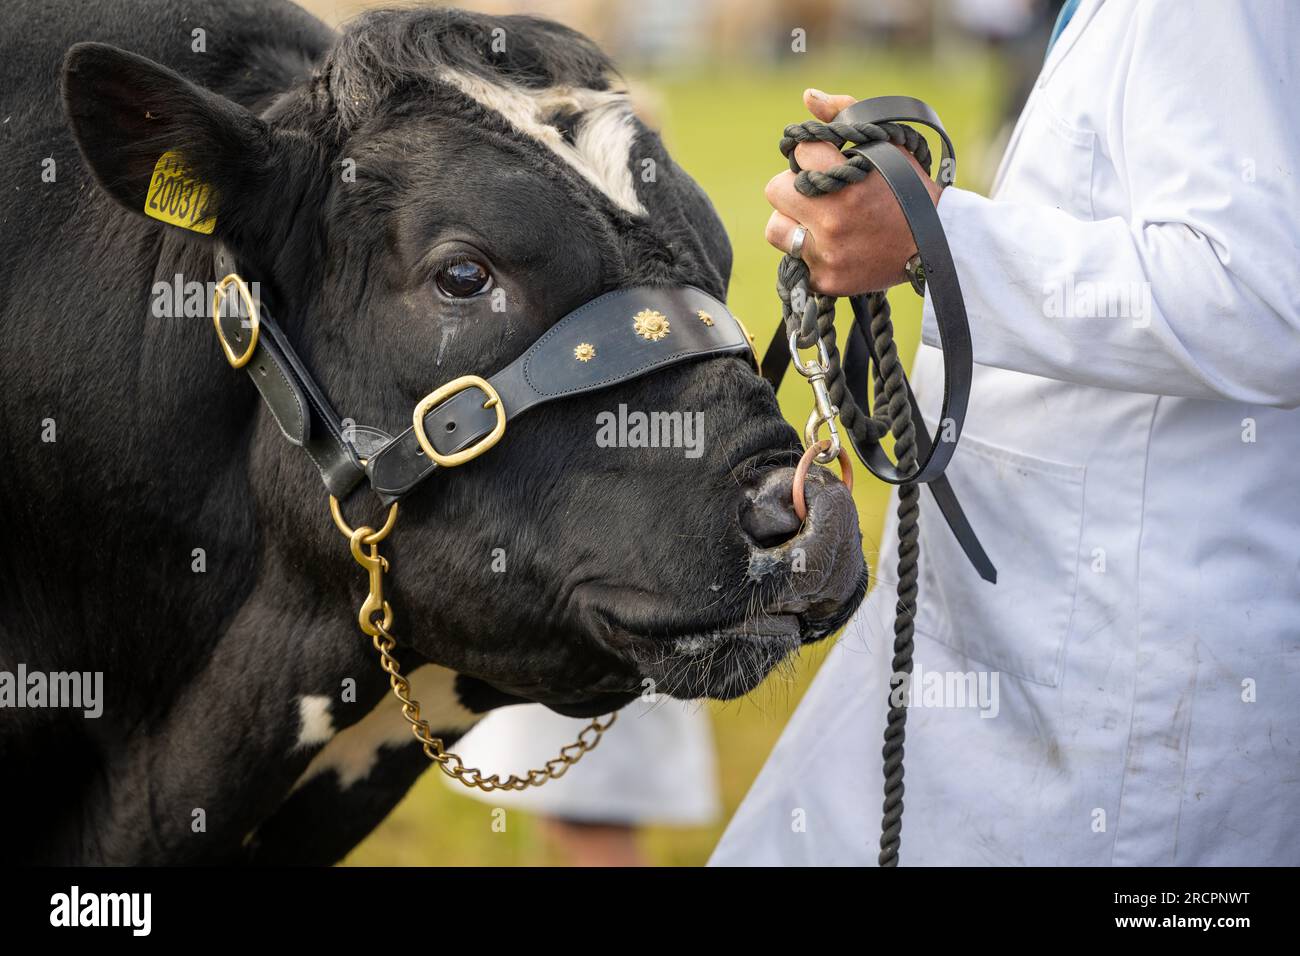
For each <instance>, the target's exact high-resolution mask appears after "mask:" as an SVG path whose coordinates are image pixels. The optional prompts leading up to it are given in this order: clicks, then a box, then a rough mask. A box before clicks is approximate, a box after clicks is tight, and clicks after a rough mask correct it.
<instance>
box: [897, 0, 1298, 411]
mask: <svg viewBox="0 0 1300 956" xmlns="http://www.w3.org/2000/svg"><path fill="white" fill-rule="evenodd" d="M1130 36H1131V38H1132V45H1131V47H1130V51H1131V56H1129V57H1128V58H1127V59H1122V60H1121V62H1120V64H1118V66H1117V69H1118V70H1121V71H1122V75H1121V76H1118V77H1117V82H1116V83H1115V84H1114V86H1113V89H1114V91H1115V92H1114V95H1113V97H1112V98H1111V104H1112V106H1111V117H1110V118H1109V119H1108V121H1107V124H1106V132H1105V135H1104V136H1103V137H1101V138H1099V141H1098V142H1099V145H1098V147H1097V148H1098V149H1101V148H1103V146H1102V145H1101V144H1102V143H1104V144H1105V148H1107V150H1108V152H1109V154H1110V155H1108V156H1107V157H1106V158H1107V159H1108V160H1109V161H1110V162H1111V163H1113V164H1114V166H1115V169H1116V171H1117V174H1118V176H1119V178H1120V180H1121V182H1124V183H1126V184H1127V195H1128V207H1129V210H1130V212H1129V214H1128V215H1127V216H1126V217H1116V218H1107V219H1100V220H1097V221H1086V220H1081V219H1077V218H1074V217H1073V216H1071V215H1069V214H1067V213H1065V212H1062V211H1061V210H1059V209H1056V208H1054V207H1051V206H1047V205H1027V204H1016V203H1014V202H998V201H994V200H990V199H986V198H984V197H981V196H979V195H976V194H974V193H971V192H966V191H963V190H960V189H955V188H949V189H947V190H945V192H944V194H943V196H942V198H941V199H940V202H939V206H938V211H939V217H940V219H941V221H942V222H943V225H944V229H945V232H946V233H947V236H948V241H949V244H950V246H951V247H952V251H953V257H954V260H955V262H956V265H957V270H958V275H959V278H960V280H961V285H962V290H963V292H964V294H965V298H966V305H967V311H968V313H969V316H970V323H971V335H972V338H973V340H974V350H975V361H976V362H978V363H980V364H982V365H991V366H995V367H999V368H1004V369H1010V370H1013V371H1018V372H1025V373H1028V374H1032V375H1039V376H1043V377H1047V378H1053V379H1058V380H1061V381H1067V382H1073V383H1077V384H1082V385H1091V386H1099V387H1103V388H1113V389H1120V390H1124V391H1131V392H1141V393H1147V394H1158V395H1173V396H1184V397H1192V398H1209V399H1230V400H1235V401H1240V402H1245V403H1251V404H1261V405H1276V406H1284V407H1292V406H1296V405H1300V192H1298V190H1297V183H1296V157H1297V155H1298V154H1300V122H1297V115H1296V112H1295V111H1296V107H1295V104H1296V102H1297V101H1300V83H1297V69H1296V66H1295V64H1296V63H1297V62H1300V60H1297V59H1296V57H1295V54H1294V52H1293V50H1292V49H1291V45H1292V43H1293V41H1294V39H1295V38H1296V37H1297V36H1300V3H1294V2H1289V0H1283V2H1269V0H1251V2H1249V3H1223V2H1221V0H1177V2H1173V0H1169V2H1155V0H1150V2H1146V3H1142V4H1136V5H1135V10H1134V13H1133V24H1132V33H1131V34H1130ZM1030 161H1033V162H1040V161H1041V162H1043V163H1051V162H1052V157H1051V156H1042V157H1032V158H1031V160H1030ZM1069 283H1073V284H1074V288H1075V289H1084V288H1087V289H1088V290H1089V291H1090V292H1094V293H1099V294H1112V295H1118V294H1120V293H1119V291H1116V290H1121V291H1122V290H1127V289H1134V288H1139V289H1142V290H1144V294H1143V299H1144V300H1146V301H1147V302H1148V303H1149V306H1150V308H1149V313H1150V314H1149V315H1145V316H1140V317H1133V316H1127V317H1123V318H1114V317H1110V318H1104V317H1102V318H1099V317H1082V318H1079V317H1068V316H1067V317H1061V315H1060V314H1059V313H1060V310H1059V309H1055V308H1052V307H1050V306H1049V300H1050V298H1051V293H1054V292H1057V291H1059V290H1061V289H1062V288H1064V287H1066V286H1067V284H1069ZM1134 284H1137V285H1134ZM1146 291H1149V298H1148V297H1147V296H1146V295H1145V292H1146ZM1076 311H1081V312H1086V310H1083V309H1078V310H1076ZM925 316H926V318H925V322H924V324H923V327H922V335H923V339H924V341H925V342H926V343H927V344H929V345H938V344H939V340H938V336H937V334H936V328H935V324H934V315H933V310H932V308H931V306H930V303H929V300H928V299H927V302H926V309H925Z"/></svg>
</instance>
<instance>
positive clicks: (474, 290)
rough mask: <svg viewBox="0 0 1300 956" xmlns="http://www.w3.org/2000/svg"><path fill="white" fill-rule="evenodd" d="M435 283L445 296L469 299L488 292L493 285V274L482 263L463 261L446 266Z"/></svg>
mask: <svg viewBox="0 0 1300 956" xmlns="http://www.w3.org/2000/svg"><path fill="white" fill-rule="evenodd" d="M434 281H435V282H436V283H437V284H438V291H440V292H441V293H442V294H443V295H446V296H450V297H451V298H453V299H467V298H469V297H470V296H472V295H478V294H479V293H481V292H486V291H487V288H488V286H490V285H491V284H492V273H490V272H488V270H487V266H485V265H483V263H481V262H475V261H474V260H473V259H462V260H460V261H458V262H449V263H447V264H446V265H444V266H443V267H442V268H441V269H439V270H438V274H437V275H436V276H434Z"/></svg>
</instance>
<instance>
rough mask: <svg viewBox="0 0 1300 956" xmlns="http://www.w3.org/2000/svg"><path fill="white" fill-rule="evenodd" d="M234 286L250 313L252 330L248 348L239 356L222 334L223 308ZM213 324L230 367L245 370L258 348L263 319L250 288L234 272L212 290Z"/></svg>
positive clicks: (249, 320) (249, 318)
mask: <svg viewBox="0 0 1300 956" xmlns="http://www.w3.org/2000/svg"><path fill="white" fill-rule="evenodd" d="M232 285H233V286H234V287H235V289H236V291H237V292H238V293H239V301H240V302H241V303H242V304H243V305H244V307H245V309H246V310H247V311H248V322H249V328H250V329H251V331H250V333H249V337H248V347H247V348H245V349H244V351H243V352H242V353H241V354H239V355H236V354H235V350H234V349H232V348H231V347H230V343H229V342H227V341H226V337H225V336H224V335H222V334H221V306H222V305H223V304H224V303H225V301H226V296H227V295H228V294H229V293H228V292H227V291H226V290H227V289H229V288H230V287H231V286H232ZM212 324H213V325H214V326H215V327H216V329H217V341H218V342H220V343H221V351H223V352H225V353H226V361H227V362H229V363H230V367H231V368H243V367H244V366H245V365H247V364H248V361H249V359H251V358H252V357H253V350H254V349H256V348H257V333H258V330H259V329H260V328H261V326H262V319H261V317H260V316H259V315H258V312H257V303H256V302H254V301H253V296H252V293H250V292H249V291H248V286H246V285H245V284H244V280H243V279H241V278H240V277H239V276H238V275H237V274H235V273H234V272H232V273H230V275H228V276H226V277H225V278H224V279H222V280H221V281H220V282H218V283H217V285H216V288H215V289H213V290H212Z"/></svg>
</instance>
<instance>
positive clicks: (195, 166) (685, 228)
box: [65, 10, 866, 714]
mask: <svg viewBox="0 0 1300 956" xmlns="http://www.w3.org/2000/svg"><path fill="white" fill-rule="evenodd" d="M331 44H332V45H331V46H330V48H329V50H328V52H327V53H326V55H325V56H324V57H323V59H321V60H319V61H318V62H315V63H312V64H303V65H302V67H301V68H300V69H298V70H291V71H286V75H285V77H284V84H283V86H282V88H280V89H277V90H270V91H261V90H243V89H241V88H240V84H239V77H238V76H232V77H230V78H229V81H230V85H229V86H228V87H226V88H225V90H224V91H225V92H226V93H228V94H229V97H230V98H227V97H226V96H221V95H218V94H217V93H215V92H213V91H211V90H208V89H204V88H201V87H199V86H197V85H195V84H193V83H191V82H189V81H188V80H185V79H183V78H182V77H181V76H179V75H177V74H176V73H174V72H172V71H170V70H168V69H165V68H163V67H161V66H159V65H157V64H155V63H153V62H151V61H148V60H144V59H142V58H140V57H136V56H134V55H132V54H129V53H126V52H123V51H121V50H118V49H116V48H113V47H107V46H102V45H92V44H83V45H80V46H78V47H75V48H74V49H73V51H72V52H71V53H70V55H69V60H68V65H67V72H66V76H65V98H66V101H67V105H68V112H69V115H70V117H71V118H72V122H73V125H74V128H75V130H76V134H77V139H78V142H79V144H80V146H81V149H82V151H83V154H84V156H85V159H86V161H87V162H88V163H89V165H90V166H91V167H92V169H93V170H94V172H95V175H96V177H97V179H98V181H99V182H100V184H101V185H102V186H103V187H104V188H105V189H106V190H108V191H109V192H110V193H111V194H112V195H113V196H114V197H115V198H116V199H118V200H119V201H120V202H121V203H122V204H124V205H125V206H127V207H128V208H130V209H132V210H134V211H137V212H139V211H140V210H141V209H143V207H144V204H145V202H146V201H147V191H148V185H149V182H150V178H151V175H152V173H153V170H154V167H155V164H156V162H157V161H158V158H159V156H160V155H161V154H163V153H164V152H167V151H177V152H179V153H180V154H181V155H182V156H183V157H184V158H185V161H186V163H187V164H188V166H189V167H190V170H191V172H192V173H193V174H194V175H195V176H196V177H197V178H198V179H200V180H202V181H205V182H207V183H209V184H210V185H211V186H212V187H213V188H214V189H215V193H216V196H217V197H218V207H217V208H218V214H217V219H216V231H215V233H214V234H213V236H212V237H211V240H220V241H221V242H223V243H224V244H225V245H226V246H227V247H229V248H230V249H231V250H233V252H234V254H235V256H237V258H238V260H239V262H240V263H241V271H242V272H244V273H245V276H246V278H249V279H252V280H256V281H257V282H259V283H260V286H261V297H262V300H263V302H264V303H265V304H267V305H268V306H269V307H270V308H271V310H272V311H273V312H274V314H275V315H276V316H277V318H278V320H279V322H280V324H281V325H282V326H283V327H285V329H286V330H287V332H288V334H289V336H290V337H291V338H292V339H293V341H294V343H295V345H296V348H297V350H298V352H299V354H300V355H301V356H302V357H303V358H304V359H305V361H306V363H307V365H308V366H309V367H310V368H311V369H312V371H313V372H314V373H315V375H316V377H317V379H318V380H319V382H320V383H321V384H322V385H323V387H324V389H325V391H326V393H327V394H328V395H329V396H330V398H331V399H332V401H333V403H334V405H335V407H336V408H338V409H339V411H340V412H341V413H342V414H343V415H345V416H347V417H348V418H351V419H353V420H354V421H356V422H360V423H365V424H367V425H373V426H377V427H379V428H382V429H384V430H386V431H388V432H389V433H390V434H395V433H396V432H398V431H400V430H401V429H402V428H404V427H405V426H406V425H407V424H408V423H409V421H410V409H411V408H412V406H413V405H414V404H415V403H416V402H417V401H418V400H419V399H420V398H421V397H422V396H424V395H425V394H426V393H428V392H429V391H430V390H431V389H432V388H433V387H435V386H436V385H439V384H441V383H444V382H447V381H449V380H451V379H453V378H455V377H457V376H460V375H463V374H467V373H477V374H481V375H487V374H490V373H492V372H494V371H496V370H498V369H500V368H501V367H503V366H504V365H506V364H507V363H508V362H510V361H511V360H513V359H514V358H516V357H517V356H518V355H520V354H521V353H522V352H523V351H524V350H525V349H526V348H527V347H528V346H529V345H530V344H531V343H533V342H534V341H535V340H536V339H537V338H538V337H539V336H541V335H542V334H543V332H545V331H546V329H547V328H548V327H550V326H551V325H553V324H554V323H555V322H556V321H557V319H558V318H559V317H561V316H563V315H565V314H566V313H568V312H569V311H571V310H572V309H574V308H575V307H576V306H578V305H580V304H581V303H583V302H585V301H587V300H590V299H592V298H594V297H596V296H598V295H600V294H601V293H604V292H607V291H610V290H614V289H619V288H623V287H626V286H634V285H675V286H676V285H693V286H697V287H699V288H701V289H704V290H706V291H708V292H710V293H711V294H713V295H714V296H717V297H719V298H721V297H723V296H725V293H726V287H727V282H728V278H729V274H730V268H731V252H730V247H729V244H728V241H727V237H726V235H725V233H724V231H723V228H722V225H721V223H720V222H719V219H718V217H717V215H716V214H715V212H714V210H713V208H712V207H711V205H710V204H709V201H708V199H707V198H706V197H705V196H704V194H703V193H702V192H701V191H700V189H699V188H698V187H697V186H696V184H695V183H694V182H693V181H692V180H691V179H690V177H689V176H687V175H686V173H685V172H683V171H682V170H681V169H680V168H679V167H678V166H677V165H676V164H675V163H674V162H673V161H672V159H671V158H670V157H669V156H668V154H667V153H666V152H665V151H664V148H663V145H662V143H661V142H660V139H659V137H658V136H657V135H656V134H655V133H654V132H652V131H651V130H649V129H647V128H646V126H644V125H643V124H642V123H641V122H640V121H638V120H637V119H636V118H635V117H634V115H633V113H632V110H631V109H630V106H629V102H628V97H627V95H626V93H625V92H624V91H623V90H622V88H621V85H620V82H619V80H618V78H617V76H616V75H615V74H614V72H613V70H612V68H611V67H610V64H609V62H608V61H607V60H606V58H605V57H604V56H603V55H602V54H601V53H600V52H599V51H598V50H597V49H596V48H595V47H594V46H593V45H592V44H591V43H590V42H589V41H587V40H586V39H585V38H583V37H582V36H580V35H578V34H576V33H573V32H572V31H570V30H568V29H566V28H564V27H561V26H558V25H556V24H553V23H548V22H545V21H541V20H535V19H531V18H521V17H504V18H490V17H484V16H472V15H469V14H465V13H460V12H456V11H446V10H437V11H427V10H420V11H403V12H381V13H375V14H371V15H367V16H363V17H362V18H360V19H358V20H356V21H355V22H353V23H352V24H351V25H350V26H349V27H348V28H347V30H346V31H345V32H344V33H343V34H342V35H341V36H340V37H339V38H337V40H336V41H331ZM248 55H255V51H253V52H250V53H249V54H248ZM236 100H238V101H240V103H242V104H243V105H240V103H237V102H236ZM211 240H209V239H205V238H203V237H200V236H191V235H189V234H180V233H175V232H174V233H173V234H171V235H169V236H168V237H167V239H166V243H165V245H167V246H168V247H169V248H170V244H173V243H178V242H184V243H187V244H193V243H204V242H209V241H211ZM193 261H196V262H197V261H201V262H204V263H205V264H206V268H207V269H209V270H210V268H211V266H210V264H208V263H210V261H211V260H210V256H209V257H208V258H207V259H202V258H194V259H193ZM210 277H211V273H210V271H209V272H208V273H207V274H206V275H203V276H201V277H200V278H203V279H207V278H210ZM198 329H199V327H197V326H196V333H195V334H196V336H197V335H200V334H204V333H202V332H200V331H199V330H198ZM649 332H650V333H651V334H653V333H654V330H653V329H650V330H649ZM209 346H211V347H212V349H213V351H214V353H215V345H212V344H211V343H209V342H205V343H204V344H203V345H202V346H199V345H196V348H200V347H209ZM225 374H229V373H225ZM236 387H237V388H246V387H247V386H246V384H245V383H243V382H239V383H238V384H236V383H234V382H232V388H236ZM620 408H622V409H624V410H625V411H624V412H622V413H620ZM656 412H672V413H679V414H678V415H677V416H676V417H675V418H673V419H668V421H671V422H673V423H674V428H675V429H676V430H675V431H674V432H673V434H675V435H676V436H677V438H676V440H675V441H670V443H669V444H670V445H675V447H638V446H642V445H644V444H646V442H643V441H640V440H638V439H639V438H640V437H641V436H640V433H638V430H637V425H638V422H639V419H638V418H637V415H638V414H647V415H651V414H652V413H656ZM647 421H648V423H649V424H650V425H651V426H653V425H654V424H655V423H658V424H660V425H662V424H663V423H664V421H665V419H663V418H659V419H655V418H649V419H648V420H647ZM622 422H626V423H629V424H630V425H631V428H630V430H629V429H624V428H621V427H620V423H622ZM249 428H250V430H251V432H250V433H251V441H250V443H249V449H250V450H249V456H250V462H249V468H250V486H251V488H252V490H253V494H254V496H255V499H256V502H257V510H258V514H259V520H260V522H261V524H262V527H263V528H264V529H265V533H266V535H267V538H268V540H269V542H270V546H269V550H270V551H271V552H272V553H274V554H275V555H277V556H278V557H279V558H280V559H281V560H284V561H286V562H290V563H293V564H294V565H295V566H296V567H299V568H302V567H308V568H312V569H316V571H317V572H318V574H319V577H320V579H321V580H322V582H323V586H327V587H329V588H330V591H329V592H328V594H327V595H326V596H325V597H324V598H323V600H327V601H336V602H337V606H338V614H339V615H341V616H347V614H348V611H347V608H348V607H349V606H350V604H349V601H348V599H347V597H346V595H345V594H344V593H342V592H341V590H339V589H340V588H341V587H342V585H340V584H338V583H337V582H338V581H339V580H341V579H343V580H347V581H349V582H350V581H352V577H351V576H352V575H354V574H355V570H356V569H355V566H353V565H352V562H351V560H350V558H349V557H348V555H347V549H346V546H345V543H344V542H342V541H341V540H340V538H339V537H338V536H337V534H336V533H335V531H334V530H333V528H332V526H331V525H330V523H329V521H328V518H327V517H326V515H325V512H324V508H323V496H322V494H321V490H320V486H319V483H318V479H317V476H316V474H315V471H314V469H312V468H311V467H310V465H309V463H308V462H307V461H306V459H305V457H303V456H301V454H300V453H299V452H297V451H296V450H295V449H292V448H291V447H290V446H288V445H287V444H286V443H284V442H283V441H282V440H281V439H280V436H279V433H278V431H277V429H276V427H275V425H274V423H273V422H272V421H270V418H269V416H268V415H266V414H265V413H263V414H261V415H260V416H258V417H257V419H256V421H255V423H253V422H250V425H249ZM644 437H645V438H647V439H648V438H650V435H649V434H648V433H647V434H645V436H644ZM660 437H662V435H661V436H660ZM619 438H623V439H628V440H626V441H618V440H617V439H619ZM609 439H615V440H614V441H613V442H612V443H611V441H610V440H609ZM611 444H612V447H609V446H611ZM629 446H632V447H629ZM798 450H799V445H798V442H797V438H796V435H795V433H794V432H793V430H792V429H791V428H790V427H789V426H788V425H787V424H786V423H785V421H784V420H783V418H782V416H781V414H780V410H779V409H778V407H777V403H776V400H775V397H774V395H773V392H772V389H771V388H770V387H769V386H768V385H767V384H766V383H765V382H764V381H763V380H762V379H760V378H759V377H758V376H757V375H755V374H754V371H753V369H752V367H750V366H749V365H748V364H747V363H746V361H744V360H742V359H741V358H736V357H727V358H714V359H710V360H704V361H697V362H693V363H689V364H686V365H682V366H678V367H675V368H672V369H669V370H665V371H662V372H659V373H657V374H654V375H651V376H648V377H645V378H641V379H638V380H635V381H631V382H626V383H624V384H622V385H620V386H617V387H615V388H612V389H608V390H606V391H602V392H595V393H590V394H586V395H582V396H577V397H574V398H572V399H570V400H566V401H560V402H556V403H553V404H551V405H548V406H546V407H545V408H542V409H539V410H537V411H535V412H533V413H532V414H530V415H529V416H528V417H527V418H525V419H522V420H521V421H520V423H519V424H518V425H516V426H512V427H511V428H510V430H509V431H507V433H506V435H505V437H504V438H503V439H502V441H501V442H500V444H499V445H497V447H495V448H494V449H493V450H492V451H491V452H489V453H488V454H486V455H484V456H483V457H480V458H478V459H476V460H474V461H472V462H470V463H468V464H465V465H463V466H461V467H459V468H455V469H446V470H443V471H441V472H439V473H438V474H436V475H435V476H434V477H433V478H432V479H431V480H429V481H427V482H425V483H424V484H423V485H422V486H421V487H420V488H419V490H418V491H416V492H415V493H414V494H412V495H411V497H410V498H409V499H408V500H407V501H406V502H405V503H404V504H403V513H402V520H401V521H400V522H399V524H398V529H397V533H396V534H394V535H393V536H392V538H390V539H389V541H388V542H386V544H385V551H386V553H387V554H388V556H389V557H390V558H391V560H392V566H393V569H394V570H393V574H392V576H391V579H390V591H391V594H392V598H393V603H394V605H395V606H396V608H397V614H398V617H397V625H396V630H397V633H398V635H399V636H400V638H401V639H402V640H403V641H404V642H407V643H409V644H410V645H411V646H412V647H414V648H415V649H416V650H417V651H419V652H420V653H421V654H423V655H424V656H425V657H427V658H428V659H430V660H431V661H434V662H437V663H440V664H443V665H445V666H447V667H450V668H452V669H454V670H456V671H457V672H459V673H460V674H462V675H465V676H466V677H468V678H471V679H473V680H474V681H476V682H477V683H476V686H477V687H478V688H479V689H480V690H481V691H482V693H483V698H484V699H485V700H490V701H494V702H501V701H506V700H511V699H516V698H520V699H527V700H534V701H541V702H543V703H546V704H548V705H550V706H552V707H553V708H555V709H556V710H560V711H562V712H565V713H570V714H590V713H596V712H600V711H602V710H604V709H608V708H610V707H613V706H617V705H620V704H622V703H623V702H625V701H627V700H629V699H630V698H631V697H632V696H634V695H636V694H638V693H640V692H642V690H643V689H644V686H645V685H644V681H645V680H646V679H647V678H648V679H650V680H651V681H653V682H654V685H655V686H656V688H657V689H658V690H659V691H661V692H666V693H669V694H671V695H673V696H677V697H684V698H691V697H699V696H709V697H717V698H730V697H734V696H736V695H739V694H743V693H745V692H747V691H749V690H750V689H752V688H753V687H754V686H755V685H756V684H757V683H758V682H759V681H761V680H762V679H763V677H764V676H765V675H766V674H767V673H768V672H769V671H770V670H771V668H772V667H773V666H774V665H776V664H777V663H779V662H780V661H781V660H783V659H784V658H785V657H786V656H787V655H789V654H790V653H791V652H792V651H794V650H796V649H797V648H798V647H799V646H800V645H801V644H804V643H807V642H809V641H814V640H818V639H820V638H823V637H825V636H826V635H827V634H829V633H830V632H831V631H833V630H834V629H836V628H837V627H839V626H840V625H841V624H842V623H843V622H844V621H845V619H846V618H847V616H848V615H849V614H850V613H851V612H852V611H853V609H854V608H855V606H856V604H857V603H858V601H859V600H860V599H861V597H862V594H863V592H864V589H865V584H866V568H865V565H864V562H863V559H862V552H861V543H860V539H859V535H858V531H857V524H856V515H855V512H854V508H853V504H852V500H851V498H850V496H849V493H848V492H847V491H846V489H845V488H844V486H843V485H841V484H839V483H838V482H835V481H832V480H829V479H823V478H817V479H814V480H812V481H811V482H810V484H809V486H808V498H809V511H808V518H807V520H806V522H802V523H801V522H800V521H799V519H798V518H796V517H795V514H794V512H793V509H792V506H791V500H790V499H791V490H790V486H791V479H792V476H793V468H792V466H793V464H794V462H795V460H796V458H797V453H798ZM237 452H238V449H237V448H231V449H230V453H231V454H232V455H234V454H236V453H237ZM365 507H366V502H364V501H362V500H361V496H357V498H356V499H354V500H353V501H351V502H349V505H348V509H349V512H350V517H351V518H352V519H353V521H354V523H358V524H359V523H361V521H362V520H363V519H364V520H369V521H370V522H371V523H374V522H375V521H376V520H377V519H378V518H379V517H380V512H379V510H378V509H377V508H375V510H374V512H373V513H372V514H370V515H365V514H359V513H358V512H361V511H364V508H365ZM327 569H329V570H327ZM333 569H338V570H337V571H335V570H333ZM345 576H346V577H345Z"/></svg>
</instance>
